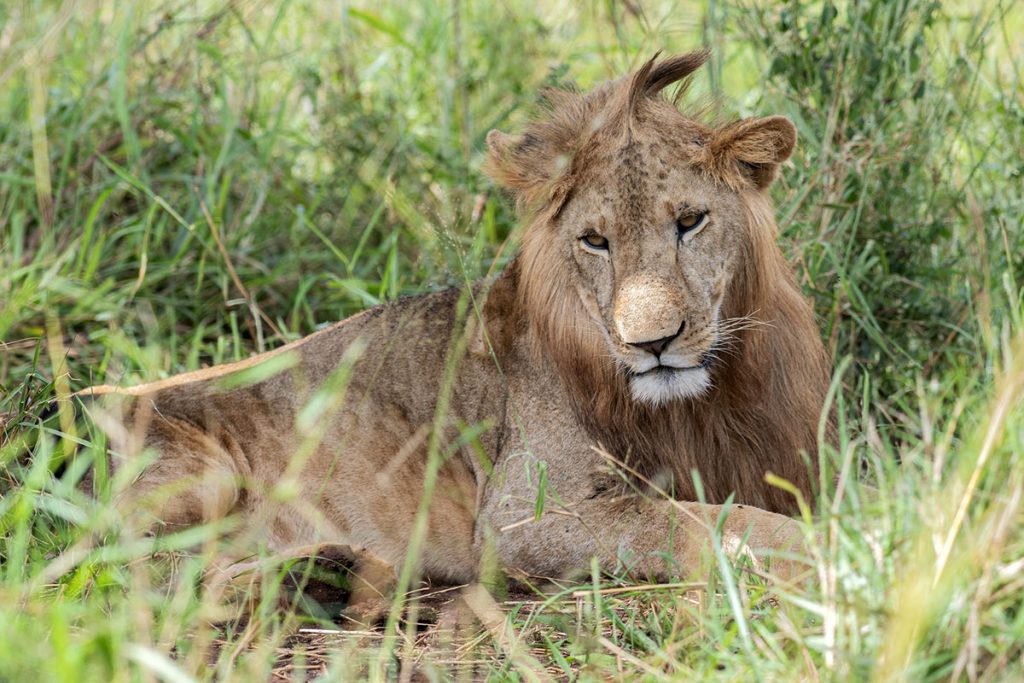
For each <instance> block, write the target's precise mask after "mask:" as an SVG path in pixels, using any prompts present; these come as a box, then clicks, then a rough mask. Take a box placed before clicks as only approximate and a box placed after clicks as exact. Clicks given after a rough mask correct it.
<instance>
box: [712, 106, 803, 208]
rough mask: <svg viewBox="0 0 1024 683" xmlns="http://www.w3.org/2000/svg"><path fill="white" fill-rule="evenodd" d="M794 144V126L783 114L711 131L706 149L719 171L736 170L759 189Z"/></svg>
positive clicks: (768, 183) (771, 179)
mask: <svg viewBox="0 0 1024 683" xmlns="http://www.w3.org/2000/svg"><path fill="white" fill-rule="evenodd" d="M795 146H796V126H794V125H793V123H792V122H791V121H790V120H789V119H787V118H786V117H785V116H768V117H766V118H761V119H744V120H742V121H737V122H736V123H731V124H729V125H727V126H724V127H722V128H719V129H718V130H716V131H715V133H714V136H713V137H712V139H711V144H710V152H711V155H712V157H713V159H714V161H715V164H716V165H717V166H718V167H719V168H720V169H721V170H723V171H727V172H728V171H732V172H736V171H738V172H739V173H740V174H741V175H743V176H745V177H746V178H747V179H748V180H750V182H752V183H753V184H754V187H756V188H757V189H759V190H763V189H765V188H766V187H768V186H769V185H771V184H772V181H773V180H775V173H776V169H778V167H779V164H781V163H782V162H783V161H785V160H786V159H788V158H789V155H790V154H792V153H793V147H795Z"/></svg>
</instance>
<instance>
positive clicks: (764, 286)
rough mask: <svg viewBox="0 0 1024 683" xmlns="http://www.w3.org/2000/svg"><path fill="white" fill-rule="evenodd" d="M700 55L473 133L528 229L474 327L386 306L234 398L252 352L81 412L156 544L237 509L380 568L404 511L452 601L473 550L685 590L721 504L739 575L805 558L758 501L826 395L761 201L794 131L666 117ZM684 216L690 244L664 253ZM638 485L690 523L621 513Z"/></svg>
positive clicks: (806, 479)
mask: <svg viewBox="0 0 1024 683" xmlns="http://www.w3.org/2000/svg"><path fill="white" fill-rule="evenodd" d="M706 57H707V54H706V53H704V52H697V53H690V54H687V55H682V56H679V57H673V58H668V59H665V60H662V61H658V60H657V59H652V60H651V61H650V62H648V63H647V64H645V65H644V67H643V68H641V69H640V70H639V71H638V72H637V73H636V74H634V75H633V76H631V77H629V78H626V79H622V80H620V81H616V82H613V83H609V84H606V85H604V86H602V87H600V88H598V89H597V90H595V91H594V92H592V93H591V94H589V95H586V96H584V95H582V94H579V93H574V92H561V91H560V92H554V93H549V94H548V96H547V99H548V108H547V110H546V111H545V112H544V113H543V115H542V116H541V117H539V118H538V119H537V120H536V121H535V122H534V123H533V124H532V125H530V126H529V128H528V130H527V131H526V133H525V134H523V135H521V136H518V137H512V136H508V135H505V134H503V133H498V132H496V131H492V133H491V134H490V135H489V136H488V145H489V147H490V159H489V162H488V168H489V171H490V173H491V174H492V175H493V177H494V178H495V179H496V180H497V181H498V182H499V183H501V184H502V185H503V186H505V187H506V188H508V189H509V191H510V192H511V193H512V194H513V195H514V197H515V199H516V201H517V205H518V206H519V207H520V209H521V211H522V212H523V213H524V220H525V222H526V225H527V227H526V230H525V234H524V237H523V243H522V249H521V252H520V253H519V254H518V256H517V257H516V258H515V259H514V260H513V261H512V262H511V263H510V264H509V266H508V267H507V269H506V270H505V272H504V273H503V274H502V275H501V276H500V277H499V278H498V279H497V280H496V281H494V282H493V283H490V284H480V285H478V286H476V287H475V288H474V289H473V292H472V294H473V297H472V298H473V303H475V305H476V306H479V308H475V307H474V306H473V305H468V303H467V301H466V300H465V298H464V300H463V301H462V302H461V303H460V293H459V292H455V291H449V292H440V293H436V294H430V295H425V296H422V297H416V298H411V299H404V300H401V301H398V302H394V303H391V304H387V305H385V306H381V307H378V308H375V309H372V310H370V311H368V312H365V313H363V314H360V315H358V316H355V317H353V318H350V319H349V320H346V321H342V322H341V323H338V324H336V325H334V326H333V327H331V328H329V329H327V330H324V331H322V332H319V333H317V334H314V335H311V336H310V337H307V338H306V339H303V340H301V341H299V342H296V343H294V344H291V345H289V346H288V347H287V348H286V349H284V350H279V351H277V352H274V353H276V354H280V353H290V354H293V355H294V358H293V360H294V363H292V364H290V367H289V368H288V369H287V370H283V371H281V372H278V373H276V374H274V375H273V376H271V377H269V378H264V379H261V380H259V381H256V382H254V383H250V384H248V385H245V386H232V385H231V383H230V379H231V378H232V377H234V376H236V372H237V371H241V370H247V369H251V368H253V367H256V366H258V364H259V363H262V362H265V361H268V360H270V361H272V360H273V359H272V358H270V357H269V355H264V356H259V357H257V358H255V359H252V360H250V361H246V362H244V363H243V364H236V365H233V366H224V367H222V368H212V369H210V370H205V371H200V372H198V373H189V374H187V375H182V376H180V377H178V378H172V379H170V380H165V381H163V382H157V383H154V384H149V385H143V386H141V387H134V388H131V389H124V390H118V389H111V388H100V389H97V390H96V391H95V393H97V394H114V395H118V394H126V395H130V397H131V398H130V400H129V407H128V408H127V411H128V412H127V413H126V416H125V422H126V423H127V424H129V425H132V426H133V428H134V429H135V430H136V431H139V432H140V433H141V434H142V437H143V439H142V440H143V442H144V443H145V444H146V445H147V446H150V447H152V448H154V449H156V450H157V451H158V452H159V457H158V459H157V460H156V461H155V462H154V463H153V464H152V465H150V466H149V467H148V468H147V469H146V470H145V472H144V473H143V474H142V476H141V477H140V478H139V480H138V481H137V482H136V483H135V484H134V485H133V486H132V487H131V488H130V489H129V490H128V491H127V492H126V494H125V503H124V504H125V505H126V506H128V507H130V508H135V509H142V510H148V511H150V512H153V514H154V516H155V517H156V518H157V519H158V520H159V521H160V522H161V523H163V524H171V525H173V524H190V523H194V522H196V521H199V520H201V519H207V518H210V517H212V516H219V515H223V514H229V513H232V512H238V513H241V514H243V515H244V516H245V517H246V519H248V520H249V521H250V522H251V524H252V525H254V526H256V528H260V529H262V530H264V536H265V540H266V542H267V543H269V544H270V546H271V547H273V548H277V549H279V550H280V551H281V552H286V551H287V549H288V548H294V547H296V546H302V545H306V544H312V543H337V544H347V545H352V546H357V547H365V548H367V549H368V550H369V551H370V552H372V554H373V555H374V556H376V557H379V558H382V559H383V560H384V561H385V562H389V563H392V564H396V565H397V564H398V563H401V562H402V560H403V558H404V557H405V553H406V551H407V549H408V547H409V544H410V539H411V535H412V533H413V528H414V524H415V519H416V515H417V512H418V510H420V509H421V507H422V508H423V509H426V510H427V511H428V516H427V540H426V544H425V547H424V550H423V554H422V559H421V562H420V565H421V568H422V570H423V572H424V573H426V574H427V575H430V576H432V577H434V578H438V579H442V580H450V581H468V580H473V579H474V578H477V577H478V576H479V575H480V571H481V569H480V566H481V563H482V561H483V558H484V556H485V555H486V554H487V553H486V552H485V549H486V548H487V547H488V546H489V545H491V544H493V546H494V548H495V549H496V552H497V557H498V559H499V560H500V562H501V564H502V565H503V566H504V567H506V568H509V569H516V570H520V571H524V572H527V573H529V574H532V575H541V576H564V575H567V574H570V573H574V572H576V571H579V570H581V569H583V570H585V569H586V568H587V567H588V566H589V562H590V558H592V557H597V558H598V559H599V560H600V561H601V562H602V563H603V565H604V566H605V567H606V568H608V569H613V568H615V566H616V564H617V563H619V562H623V563H625V564H626V565H627V566H630V567H632V568H633V569H634V570H636V571H637V572H639V573H642V574H647V575H664V574H667V573H669V572H671V571H682V572H698V571H700V570H701V569H700V567H701V566H702V565H701V564H700V559H701V556H702V554H703V553H705V551H706V550H707V548H708V539H709V528H710V527H711V526H713V525H714V523H715V520H716V519H717V517H718V515H719V514H720V513H721V511H722V509H721V507H720V506H721V505H722V504H723V503H725V502H726V501H727V499H728V498H729V496H730V495H732V496H734V497H735V498H734V500H735V503H737V505H736V506H735V507H734V509H733V510H732V511H731V513H730V515H729V517H728V520H727V522H726V525H725V543H726V548H727V550H730V552H740V551H741V548H740V546H741V543H740V539H741V538H743V536H744V534H746V533H748V532H749V534H750V535H749V537H748V546H749V549H752V550H753V551H754V553H755V555H756V554H759V553H761V551H764V550H772V549H779V548H788V547H790V546H794V545H796V544H799V542H800V538H801V533H800V531H799V528H798V527H797V526H796V525H795V524H794V523H793V522H791V521H790V520H788V519H787V518H786V517H784V516H782V515H779V514H775V513H780V512H781V513H792V512H793V511H794V510H795V500H794V499H793V497H792V496H790V495H789V494H787V493H785V492H783V491H781V490H780V489H777V488H774V487H771V486H769V485H768V484H766V483H765V475H766V473H768V472H772V473H775V474H777V475H779V476H782V477H783V478H786V479H788V480H789V481H791V482H792V483H793V484H794V485H795V486H796V487H797V489H798V490H799V491H800V492H801V493H802V494H803V495H804V496H805V497H806V498H808V499H810V498H811V497H812V496H813V482H814V472H815V469H814V466H813V463H814V455H813V454H814V453H815V451H816V439H817V430H818V422H819V415H820V413H821V410H822V404H823V401H824V396H825V393H826V390H827V386H828V377H829V363H828V359H827V356H826V353H825V351H824V348H823V346H822V344H821V342H820V339H819V335H818V331H817V329H816V328H815V325H814V320H813V315H812V312H811V310H810V308H809V306H808V305H807V303H806V302H805V301H804V299H803V297H802V296H801V294H800V292H799V289H798V288H797V286H796V284H795V282H794V278H793V275H792V271H791V269H790V268H789V266H788V265H787V264H786V263H785V262H784V260H783V258H782V255H781V253H780V251H779V249H778V247H777V246H776V244H775V237H776V229H775V224H774V219H773V217H772V210H771V207H770V204H769V200H768V199H767V197H766V195H765V193H764V192H765V190H766V188H767V187H768V185H769V184H770V182H771V180H772V178H773V177H774V175H775V173H776V169H777V167H778V164H779V163H781V162H782V161H784V160H785V159H786V158H787V157H788V156H789V154H790V152H791V151H792V148H793V144H794V141H795V133H794V130H793V126H792V124H790V123H789V122H788V121H787V120H785V119H784V118H782V117H770V118H767V119H754V120H748V121H741V122H737V123H733V124H729V125H726V126H722V127H718V128H715V127H712V126H709V125H707V124H704V123H702V122H700V121H697V120H695V119H693V118H688V117H686V116H684V115H683V114H681V113H680V112H679V110H678V109H677V108H676V106H675V105H674V104H673V103H671V102H669V101H667V100H666V99H664V98H663V97H662V96H661V95H660V93H661V91H662V90H663V89H664V88H666V87H667V86H669V85H671V84H672V83H675V82H678V81H680V80H684V79H686V78H687V77H688V76H689V75H690V74H691V73H692V72H693V71H694V70H695V69H696V68H698V67H699V66H700V65H701V64H702V63H703V62H704V60H705V59H706ZM697 210H699V211H701V212H704V213H705V214H706V216H705V218H706V220H705V222H703V223H702V224H701V225H702V226H704V227H702V228H701V230H700V231H699V232H695V233H694V234H689V233H686V234H681V233H680V231H679V229H678V227H677V224H676V221H677V219H678V218H679V215H680V214H681V213H682V214H685V215H689V214H690V213H693V212H694V211H697ZM687 212H689V213H687ZM585 234H594V235H598V236H601V237H605V238H607V239H608V244H609V250H608V251H607V252H600V251H593V250H591V249H588V248H587V247H586V246H585V245H584V243H583V242H581V240H580V238H581V236H583V235H585ZM467 306H468V308H469V310H470V311H471V314H470V316H469V325H468V327H466V328H465V329H464V328H463V326H462V325H461V324H460V323H459V320H460V319H461V318H460V314H459V311H460V310H464V308H465V307H467ZM472 311H477V312H478V313H479V316H477V315H476V314H474V313H472ZM481 321H482V324H479V323H480V322H481ZM677 333H678V334H677ZM673 335H675V336H673ZM668 339H670V341H665V340H668ZM655 340H662V341H663V342H664V344H663V348H662V349H661V350H660V351H659V352H658V353H659V354H660V355H658V356H654V355H652V354H653V353H654V352H653V351H650V349H653V348H658V347H657V345H655V346H652V345H651V344H652V343H653V341H655ZM645 345H646V346H645ZM356 349H362V351H361V353H358V354H355V355H356V356H357V357H358V360H355V361H354V363H353V365H352V366H351V368H350V372H345V373H344V375H345V377H342V378H338V372H337V371H338V368H339V367H344V366H345V363H346V361H343V359H346V358H350V357H351V356H352V355H353V352H354V350H356ZM645 349H646V350H645ZM655 359H657V360H655ZM651 363H655V364H657V363H661V364H662V365H661V366H657V367H654V368H653V369H651V370H649V371H648V370H643V369H642V367H641V366H643V367H646V366H647V365H650V364H651ZM449 377H450V379H451V382H450V387H451V391H450V395H449V394H447V393H446V392H444V391H442V388H443V387H446V386H449V382H448V380H447V379H446V378H449ZM225 380H227V381H228V383H227V384H225ZM663 380H664V381H663ZM332 386H334V387H344V392H343V394H338V393H337V392H336V391H334V392H332V391H328V389H329V388H330V387H332ZM439 395H441V396H443V397H444V398H445V401H446V402H445V403H443V404H441V405H440V409H441V412H442V413H443V414H444V415H445V416H446V417H445V418H444V419H441V420H437V417H436V414H437V413H438V411H439V404H438V400H439ZM325 397H326V398H325ZM332 397H333V398H332ZM638 397H641V398H638ZM643 397H647V398H643ZM311 401H312V405H313V406H314V408H316V407H319V408H321V409H322V410H321V412H320V413H318V414H317V415H315V416H313V417H310V413H309V411H310V410H311V409H310V408H309V405H310V402H311ZM480 426H484V427H485V428H483V429H481V430H480V431H479V433H480V435H479V436H478V437H477V438H476V439H474V440H472V441H471V442H470V443H465V440H464V439H461V434H464V433H466V431H467V430H470V429H472V428H474V427H480ZM437 427H439V429H436V431H435V428H437ZM595 446H600V447H601V449H603V450H604V451H606V452H607V453H609V454H610V455H611V458H610V460H611V462H609V459H607V458H605V457H604V456H602V455H601V453H600V452H599V450H598V449H596V448H595ZM432 448H433V452H435V453H439V454H441V455H442V457H443V463H442V464H441V465H440V467H439V469H438V470H437V472H436V483H434V479H433V475H432V473H431V470H430V464H429V457H428V454H429V453H430V452H432V450H431V449H432ZM128 450H130V449H128ZM802 453H804V454H808V456H809V459H808V461H807V462H806V463H805V461H804V459H803V458H802V456H801V454H802ZM542 472H543V480H544V484H543V489H544V500H545V503H544V506H543V514H540V515H539V518H537V515H536V511H537V499H538V489H539V484H538V482H539V481H541V476H542V475H541V473H542ZM693 472H697V473H698V474H699V479H700V482H701V485H702V490H703V495H704V497H705V499H706V501H707V503H708V504H707V505H702V504H698V503H695V502H693V501H695V500H697V498H698V491H697V489H696V487H695V484H694V478H693ZM428 478H429V479H430V480H431V487H432V494H431V496H432V497H431V498H430V499H429V501H426V503H427V504H424V505H422V506H421V503H423V502H424V501H423V497H424V490H425V480H427V479H428ZM657 490H668V491H671V492H672V494H673V495H674V497H675V498H676V499H678V500H679V501H684V502H681V503H676V502H674V501H670V500H666V499H664V498H661V497H659V496H658V495H650V496H647V495H641V493H638V492H637V491H646V492H647V493H648V494H651V493H652V492H653V491H657ZM154 501H156V502H154ZM748 506H756V507H748ZM663 551H668V554H667V555H666V554H664V552H663ZM666 558H674V562H670V561H667V560H666ZM783 567H784V568H788V569H787V571H788V570H789V569H792V565H788V564H784V565H783Z"/></svg>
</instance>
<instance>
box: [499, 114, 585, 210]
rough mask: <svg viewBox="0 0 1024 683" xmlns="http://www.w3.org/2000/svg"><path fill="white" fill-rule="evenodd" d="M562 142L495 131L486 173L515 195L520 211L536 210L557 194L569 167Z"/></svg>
mask: <svg viewBox="0 0 1024 683" xmlns="http://www.w3.org/2000/svg"><path fill="white" fill-rule="evenodd" d="M559 142H561V141H547V140H542V139H541V138H540V137H538V136H537V135H535V134H533V133H526V134H525V135H518V136H515V135H508V134H507V133H502V132H501V131H500V130H492V131H491V132H490V133H488V134H487V152H488V153H487V161H486V163H485V164H484V171H485V172H486V173H487V174H488V175H489V176H491V178H493V179H494V181H495V182H496V183H498V184H499V185H501V186H502V187H504V188H505V189H507V190H509V191H510V192H511V193H512V195H513V196H514V197H515V199H516V204H517V205H518V206H519V208H520V209H526V208H529V207H535V206H536V205H538V204H539V203H542V202H543V201H544V200H546V199H549V198H551V197H552V196H553V195H554V194H555V193H554V188H555V186H556V184H557V180H558V179H559V178H560V177H561V176H562V173H563V172H564V171H565V170H566V168H567V167H568V165H569V155H568V154H567V153H566V152H565V151H563V150H561V149H560V147H561V145H559V144H558V143H559Z"/></svg>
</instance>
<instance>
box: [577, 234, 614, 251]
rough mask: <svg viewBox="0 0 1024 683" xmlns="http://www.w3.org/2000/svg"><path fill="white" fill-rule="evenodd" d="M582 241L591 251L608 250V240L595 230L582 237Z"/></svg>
mask: <svg viewBox="0 0 1024 683" xmlns="http://www.w3.org/2000/svg"><path fill="white" fill-rule="evenodd" d="M580 242H583V246H584V247H585V248H586V249H589V250H590V251H608V240H607V239H605V238H604V237H601V236H600V235H598V234H596V233H593V232H591V233H587V234H586V235H584V236H583V237H580Z"/></svg>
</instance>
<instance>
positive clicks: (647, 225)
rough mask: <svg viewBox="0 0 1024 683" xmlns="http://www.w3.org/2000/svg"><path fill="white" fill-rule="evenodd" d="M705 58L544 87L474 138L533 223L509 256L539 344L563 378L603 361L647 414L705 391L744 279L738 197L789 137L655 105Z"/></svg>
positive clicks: (768, 175) (784, 152)
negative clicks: (531, 105) (483, 138)
mask: <svg viewBox="0 0 1024 683" xmlns="http://www.w3.org/2000/svg"><path fill="white" fill-rule="evenodd" d="M706 57H707V53H705V52H694V53H689V54H686V55H680V56H678V57H673V58H670V59H668V60H666V61H664V62H657V61H656V60H652V61H650V62H648V63H647V64H645V65H644V66H643V67H642V68H641V69H640V70H639V71H637V72H636V73H635V74H633V75H632V76H631V77H629V78H627V79H623V80H621V81H616V82H614V83H611V84H608V85H606V86H604V87H602V88H599V89H597V90H595V91H594V92H592V93H590V94H589V95H587V96H580V95H578V94H576V93H573V92H569V91H554V92H549V93H548V94H547V101H548V112H547V115H546V116H544V117H541V118H538V119H537V120H536V121H535V122H534V123H533V124H532V125H531V126H530V127H529V129H528V130H527V132H526V133H525V134H523V135H520V136H510V135H506V134H504V133H501V132H499V131H491V133H490V134H488V136H487V143H488V146H489V147H490V156H489V160H488V169H489V171H490V172H491V174H492V175H493V176H494V177H495V179H496V180H498V182H500V183H501V184H502V185H504V186H505V187H506V188H508V189H509V190H511V191H512V192H513V194H514V195H515V197H516V199H517V202H518V203H519V206H520V208H521V209H524V210H526V211H529V212H531V213H533V218H534V220H533V223H532V224H531V226H530V228H529V229H528V230H527V232H526V234H525V236H524V240H523V249H522V253H521V262H522V271H523V278H524V280H525V282H526V286H525V287H524V289H523V292H524V294H523V296H524V302H525V305H524V308H525V309H526V310H527V311H528V315H529V317H530V319H531V324H532V325H533V326H534V328H535V331H536V336H537V338H538V339H543V340H544V342H543V343H544V344H545V345H546V346H547V349H548V351H549V352H551V353H553V354H559V355H558V356H557V357H556V362H557V363H558V364H559V365H560V366H561V367H562V368H563V371H564V372H566V373H570V374H571V373H572V372H579V371H582V370H583V369H584V368H585V367H587V366H588V364H589V366H590V369H593V367H594V365H595V364H600V365H601V372H604V371H605V369H609V368H613V367H614V369H615V370H616V371H617V372H620V373H622V374H623V375H624V376H625V378H626V379H627V380H628V384H629V388H630V392H631V394H632V397H633V399H635V400H637V401H640V402H643V403H647V404H652V405H658V404H662V403H666V402H669V401H673V400H677V399H683V398H693V397H697V396H700V395H701V394H703V393H704V392H706V391H707V390H708V388H709V387H710V386H711V378H712V370H713V368H714V364H715V356H716V352H718V351H720V350H723V348H724V347H725V346H727V345H728V340H727V339H725V338H724V337H725V335H726V334H727V333H728V331H729V329H731V328H732V327H733V324H732V322H733V321H724V320H723V317H722V311H723V304H725V302H726V301H727V299H728V298H729V296H730V291H731V289H733V288H730V284H731V283H732V280H733V278H734V276H735V275H736V274H737V273H740V272H742V273H743V275H744V283H746V284H748V285H749V283H750V282H751V281H752V278H756V277H757V274H756V272H755V271H752V270H751V268H750V267H749V265H748V262H749V260H750V254H751V253H753V252H755V251H757V250H756V249H754V248H753V244H754V242H753V239H754V234H755V233H754V231H752V230H751V225H752V223H751V222H750V221H749V219H748V215H749V214H750V208H751V207H750V206H749V204H750V200H751V197H757V196H760V194H761V193H764V192H765V191H766V190H767V188H768V186H769V185H770V184H771V182H772V180H773V178H774V177H775V173H776V170H777V167H778V165H779V164H780V163H782V162H783V161H785V160H786V159H787V158H789V155H790V153H791V152H792V151H793V146H794V144H795V142H796V129H795V128H794V126H793V124H792V123H790V122H789V121H788V120H787V119H785V118H784V117H781V116H770V117H766V118H752V119H743V120H740V121H736V122H733V123H730V124H727V125H724V126H721V127H711V126H708V125H706V124H704V123H701V122H700V121H697V120H695V119H692V118H689V117H687V116H685V115H683V114H682V113H681V112H680V111H679V110H678V109H677V108H676V107H675V106H674V105H673V104H672V103H671V102H669V101H668V100H666V99H665V98H663V97H661V96H660V95H659V93H660V92H661V91H662V90H663V89H664V88H665V87H666V86H667V85H669V84H671V83H674V82H677V81H679V80H680V79H685V78H686V77H687V76H688V75H689V74H690V73H692V72H693V70H694V69H696V68H697V67H699V66H700V64H701V63H703V61H704V59H705V58H706ZM755 203H757V202H755ZM758 234H760V233H758ZM772 237H773V236H771V235H762V236H761V237H760V238H759V239H762V240H763V239H771V238H772ZM762 251H763V250H762ZM752 273H753V275H752ZM729 305H730V306H732V305H733V304H729ZM726 308H728V306H726ZM742 313H743V314H746V313H750V314H755V313H756V311H753V310H751V311H742ZM732 314H733V315H735V314H736V312H733V313H732ZM605 349H607V352H606V351H605ZM590 352H594V354H596V356H597V357H590V356H589V355H588V354H589V353H590ZM584 356H586V357H584Z"/></svg>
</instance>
